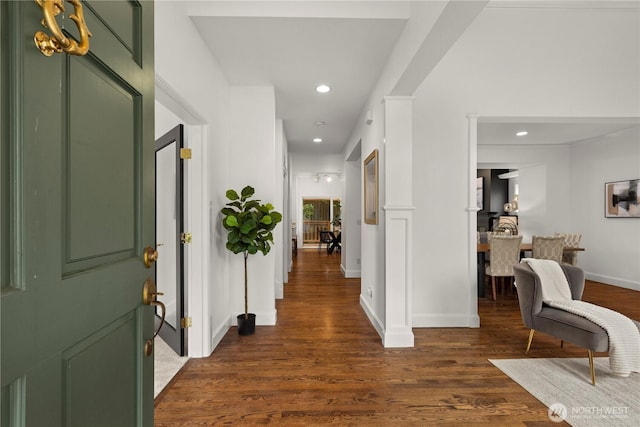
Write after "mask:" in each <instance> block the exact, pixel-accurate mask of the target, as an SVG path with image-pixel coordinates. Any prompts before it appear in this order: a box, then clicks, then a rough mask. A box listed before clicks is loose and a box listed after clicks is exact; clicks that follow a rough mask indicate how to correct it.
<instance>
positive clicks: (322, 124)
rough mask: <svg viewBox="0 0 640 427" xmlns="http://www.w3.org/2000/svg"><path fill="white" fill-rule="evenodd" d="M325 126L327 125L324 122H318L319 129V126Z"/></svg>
mask: <svg viewBox="0 0 640 427" xmlns="http://www.w3.org/2000/svg"><path fill="white" fill-rule="evenodd" d="M324 125H325V123H324V122H323V121H322V120H318V121H317V122H316V126H318V127H319V126H324Z"/></svg>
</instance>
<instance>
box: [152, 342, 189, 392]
mask: <svg viewBox="0 0 640 427" xmlns="http://www.w3.org/2000/svg"><path fill="white" fill-rule="evenodd" d="M154 344H155V345H154V365H153V391H154V394H153V397H154V398H155V397H157V396H158V394H160V392H161V391H162V390H163V389H164V388H165V387H166V386H167V384H168V383H169V381H171V379H172V378H173V377H174V376H175V375H176V374H177V373H178V371H180V369H181V368H182V367H183V366H184V364H185V363H187V360H189V358H188V357H186V356H185V357H180V356H178V355H177V354H176V352H175V351H173V349H172V348H171V347H169V345H168V344H167V343H166V342H164V341H163V340H162V339H161V338H160V337H156V338H155V340H154Z"/></svg>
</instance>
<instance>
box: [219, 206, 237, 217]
mask: <svg viewBox="0 0 640 427" xmlns="http://www.w3.org/2000/svg"><path fill="white" fill-rule="evenodd" d="M220 212H222V214H223V215H233V216H235V215H236V214H237V213H238V211H236V210H235V209H231V208H222V210H221V211H220Z"/></svg>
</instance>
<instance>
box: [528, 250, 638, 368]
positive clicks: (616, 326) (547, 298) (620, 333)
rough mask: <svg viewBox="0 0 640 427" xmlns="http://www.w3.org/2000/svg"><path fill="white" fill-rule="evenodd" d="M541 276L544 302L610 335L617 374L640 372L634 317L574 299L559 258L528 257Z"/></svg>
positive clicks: (611, 366) (612, 362)
mask: <svg viewBox="0 0 640 427" xmlns="http://www.w3.org/2000/svg"><path fill="white" fill-rule="evenodd" d="M522 262H526V263H527V264H529V266H530V267H531V269H532V270H533V271H534V272H535V273H536V274H537V275H538V276H539V277H540V281H541V284H543V285H542V289H541V292H542V301H543V302H544V303H545V304H547V305H549V306H551V307H555V308H558V309H560V310H564V311H567V312H569V313H573V314H576V315H578V316H581V317H584V318H585V319H588V320H590V321H592V322H593V323H595V324H596V325H598V326H600V327H602V328H603V329H604V330H605V331H607V335H609V366H610V368H611V371H612V372H613V373H614V374H615V375H619V376H625V377H626V376H628V375H629V374H630V373H631V372H640V331H639V330H638V328H637V327H636V325H635V324H634V323H633V321H632V320H631V319H629V318H628V317H626V316H624V315H623V314H620V313H618V312H616V311H613V310H610V309H608V308H605V307H600V306H598V305H594V304H591V303H588V302H585V301H579V300H572V299H571V289H570V288H569V283H568V282H567V278H566V276H565V275H564V271H563V270H562V268H561V267H560V265H559V264H558V263H557V262H555V261H550V260H542V259H534V258H524V259H523V260H522Z"/></svg>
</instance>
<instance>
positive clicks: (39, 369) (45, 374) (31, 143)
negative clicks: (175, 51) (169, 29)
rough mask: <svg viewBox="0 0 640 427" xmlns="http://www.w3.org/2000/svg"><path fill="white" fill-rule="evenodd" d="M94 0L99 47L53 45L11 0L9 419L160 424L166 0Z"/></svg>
mask: <svg viewBox="0 0 640 427" xmlns="http://www.w3.org/2000/svg"><path fill="white" fill-rule="evenodd" d="M43 1H44V0H43ZM61 3H62V2H61ZM82 4H83V5H84V18H85V20H86V23H87V26H88V28H89V31H90V32H91V34H92V37H91V38H90V50H89V52H88V54H87V55H85V56H75V55H70V54H68V53H56V54H54V55H53V56H51V57H46V56H44V55H43V54H42V53H40V51H39V50H38V49H37V48H36V46H35V44H34V41H33V39H34V34H35V33H36V32H38V31H44V32H45V33H49V34H50V33H51V29H47V28H43V26H42V24H41V21H42V20H43V14H42V10H41V8H40V6H39V5H38V4H37V3H36V2H35V1H4V0H2V1H1V2H0V46H1V47H0V99H1V104H0V107H1V109H0V129H1V131H0V132H1V138H2V139H1V141H2V145H1V147H2V150H1V151H0V167H1V169H0V196H1V199H0V202H1V209H0V219H1V228H0V233H1V234H0V237H1V247H0V255H1V256H0V260H1V264H0V267H1V268H0V285H1V287H2V289H1V300H0V303H1V306H0V310H1V313H0V314H1V333H2V335H1V349H0V350H1V360H0V364H1V366H0V367H1V372H0V375H1V377H0V381H1V387H2V388H1V398H0V404H1V412H0V417H1V418H0V424H1V425H2V426H83V427H94V426H118V427H126V426H138V425H146V426H150V425H153V356H151V357H149V356H146V355H145V341H146V340H147V339H148V338H150V337H151V336H153V332H154V331H153V312H154V310H153V307H150V306H147V305H144V304H143V303H142V295H143V285H144V283H145V281H146V280H147V279H148V278H152V277H154V271H153V269H154V267H153V266H151V268H149V269H148V268H146V267H145V266H144V264H143V262H142V259H143V250H144V248H145V247H146V246H150V247H153V246H155V243H154V229H155V224H154V221H155V219H154V218H155V215H154V134H153V132H154V129H153V105H154V93H153V88H154V72H153V3H151V2H138V1H124V0H122V1H89V2H83V3H82ZM64 6H65V9H66V12H63V13H60V14H59V15H58V16H57V18H56V19H57V22H58V23H59V26H60V28H61V29H62V31H63V33H64V34H65V35H66V36H67V37H69V36H72V37H74V38H77V39H78V40H80V35H79V31H78V29H77V27H76V24H75V23H74V22H73V21H72V20H71V19H70V15H71V14H73V13H74V6H73V5H72V4H71V3H68V2H66V1H65V2H64Z"/></svg>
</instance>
